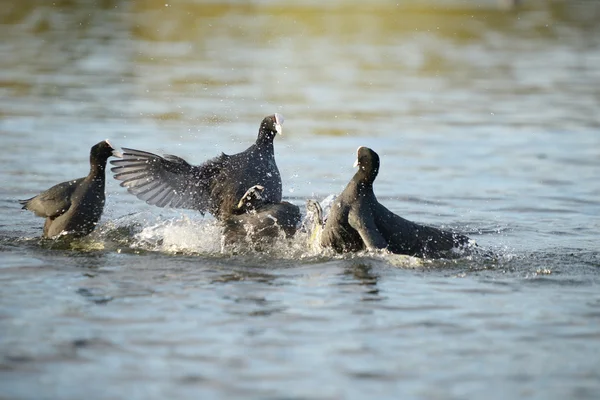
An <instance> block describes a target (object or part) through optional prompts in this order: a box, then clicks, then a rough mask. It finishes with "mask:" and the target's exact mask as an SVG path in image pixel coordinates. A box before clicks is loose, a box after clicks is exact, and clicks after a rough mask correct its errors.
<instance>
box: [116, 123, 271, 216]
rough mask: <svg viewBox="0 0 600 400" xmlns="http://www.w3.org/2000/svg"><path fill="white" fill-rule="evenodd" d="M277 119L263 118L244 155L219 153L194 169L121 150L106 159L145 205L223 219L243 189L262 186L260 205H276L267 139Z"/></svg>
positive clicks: (179, 160)
mask: <svg viewBox="0 0 600 400" xmlns="http://www.w3.org/2000/svg"><path fill="white" fill-rule="evenodd" d="M282 124H283V116H282V115H280V114H274V115H270V116H268V117H265V118H264V119H263V121H262V122H261V124H260V128H259V130H258V138H257V139H256V142H255V143H254V144H253V145H252V146H250V147H249V148H248V149H246V150H245V151H243V152H241V153H238V154H233V155H227V154H224V153H222V154H221V155H220V156H218V157H215V158H213V159H211V160H208V161H206V162H205V163H203V164H201V165H198V166H194V165H190V164H188V163H187V162H186V161H185V160H183V159H182V158H180V157H177V156H173V155H165V156H164V157H160V156H158V155H156V154H152V153H148V152H145V151H140V150H133V149H126V148H123V159H122V160H116V161H112V162H111V163H112V164H113V165H115V167H113V168H112V172H113V173H114V177H115V179H118V180H121V181H123V182H121V186H124V187H127V190H128V191H129V192H130V193H132V194H134V195H136V196H137V197H138V198H139V199H141V200H144V201H145V202H146V203H148V204H152V205H155V206H158V207H172V208H184V209H191V210H197V211H200V212H201V213H202V214H204V213H205V212H207V211H208V212H209V213H211V214H212V215H214V216H215V217H216V218H217V219H219V220H223V219H225V218H227V217H228V216H230V215H232V214H234V213H235V212H236V207H237V205H238V202H239V201H240V199H241V198H242V197H243V196H244V194H245V193H246V191H247V190H248V189H249V188H251V187H252V186H254V185H261V186H262V187H263V188H264V191H263V193H262V196H263V202H265V203H279V202H281V175H280V174H279V169H278V168H277V164H276V163H275V153H274V149H273V139H274V138H275V135H276V134H277V133H281V125H282Z"/></svg>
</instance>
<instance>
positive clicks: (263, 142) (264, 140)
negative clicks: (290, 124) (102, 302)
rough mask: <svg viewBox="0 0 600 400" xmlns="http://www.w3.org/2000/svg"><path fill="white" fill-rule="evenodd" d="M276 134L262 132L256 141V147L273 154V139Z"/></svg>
mask: <svg viewBox="0 0 600 400" xmlns="http://www.w3.org/2000/svg"><path fill="white" fill-rule="evenodd" d="M274 136H275V134H274V133H272V132H260V133H259V134H258V139H256V147H258V148H259V149H261V150H263V151H267V152H270V153H273V151H274V148H273V138H274Z"/></svg>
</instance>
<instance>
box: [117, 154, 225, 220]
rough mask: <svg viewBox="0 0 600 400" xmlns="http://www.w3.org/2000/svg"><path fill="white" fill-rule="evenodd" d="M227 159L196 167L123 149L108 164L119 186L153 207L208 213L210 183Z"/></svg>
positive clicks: (210, 161)
mask: <svg viewBox="0 0 600 400" xmlns="http://www.w3.org/2000/svg"><path fill="white" fill-rule="evenodd" d="M226 158H227V156H226V155H225V154H222V155H221V156H220V157H216V158H214V159H212V160H209V161H207V162H206V163H204V164H202V165H200V166H193V165H190V164H189V163H187V162H186V161H185V160H184V159H182V158H180V157H177V156H172V155H165V156H164V157H161V156H158V155H156V154H152V153H148V152H146V151H141V150H134V149H127V148H123V158H122V159H119V160H112V161H111V164H112V165H115V167H113V168H112V169H111V171H112V172H113V173H114V177H115V179H118V180H120V181H122V182H121V186H123V187H126V188H127V190H128V191H129V192H130V193H132V194H134V195H135V196H137V198H138V199H140V200H144V201H145V202H146V203H148V204H152V205H155V206H157V207H172V208H185V209H190V210H197V211H200V212H202V213H204V212H205V211H208V210H209V208H210V206H211V204H210V185H211V181H213V180H214V179H215V177H216V176H217V175H218V174H219V172H220V171H221V168H222V166H223V163H224V162H225V160H226Z"/></svg>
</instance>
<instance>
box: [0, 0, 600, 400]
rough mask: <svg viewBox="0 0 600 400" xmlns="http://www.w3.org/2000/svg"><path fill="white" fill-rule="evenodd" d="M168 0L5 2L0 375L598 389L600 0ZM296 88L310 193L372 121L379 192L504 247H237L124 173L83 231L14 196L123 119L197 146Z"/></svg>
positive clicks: (265, 393) (290, 194)
mask: <svg viewBox="0 0 600 400" xmlns="http://www.w3.org/2000/svg"><path fill="white" fill-rule="evenodd" d="M172 3H173V4H171V3H170V2H165V1H162V2H157V1H144V2H127V1H116V0H105V1H102V2H95V1H89V2H86V1H83V0H81V1H75V2H38V1H32V0H27V1H19V2H17V1H12V2H10V1H9V2H6V4H5V5H4V6H3V7H2V8H0V22H1V24H0V35H1V36H2V37H3V40H2V41H0V55H2V56H1V57H0V135H1V136H0V137H1V138H2V142H1V143H2V148H3V156H2V157H0V251H1V253H2V257H1V258H0V280H1V281H2V284H1V286H0V397H2V398H10V399H55V398H56V399H58V398H60V399H80V398H94V399H95V398H98V399H100V398H127V399H147V398H157V399H163V398H202V399H210V398H261V399H266V398H269V399H284V398H285V399H292V398H293V399H301V398H302V399H304V398H306V399H340V398H366V397H373V398H423V399H433V398H444V399H464V398H482V397H483V398H499V399H500V398H503V399H504V398H536V399H550V398H555V399H564V398H571V399H588V398H589V399H594V398H596V397H597V394H598V392H599V391H600V373H599V372H598V371H599V369H600V368H599V367H600V361H599V360H600V292H599V284H600V273H599V268H600V251H599V249H598V237H599V236H598V232H599V231H600V217H599V215H600V200H599V199H600V183H599V182H600V179H598V177H599V176H600V135H599V134H598V130H599V129H600V117H599V113H598V110H599V106H600V69H599V68H598V65H600V35H599V32H598V24H597V22H596V21H597V20H598V17H599V16H600V4H599V3H598V2H593V1H570V2H562V1H557V2H550V1H549V2H541V1H533V0H532V1H529V2H527V1H525V4H524V5H523V6H521V7H519V8H516V9H512V10H507V9H504V8H501V7H499V6H498V3H499V2H495V1H487V2H486V1H478V2H475V1H474V2H459V1H457V2H441V1H440V2H409V1H405V2H400V3H399V4H396V2H386V1H378V2H369V3H364V2H304V3H301V4H294V3H289V2H284V1H277V0H273V1H264V2H262V1H257V2H252V3H246V2H233V1H231V2H214V3H211V2H201V1H191V0H189V1H178V2H172ZM273 112H280V113H282V114H284V115H285V117H286V123H285V125H284V132H283V133H284V134H283V135H282V136H280V137H277V138H276V142H275V148H276V157H277V160H278V164H279V168H280V170H281V172H282V177H283V183H284V196H285V197H287V198H288V200H290V201H292V202H294V203H296V204H298V205H303V204H304V201H305V200H306V199H307V198H316V199H319V200H322V199H324V198H325V197H327V196H329V195H331V194H334V193H338V192H340V191H341V190H342V188H343V187H344V185H345V184H346V183H347V181H348V180H349V179H350V177H351V176H352V174H353V169H352V163H353V162H354V154H355V149H356V147H358V146H359V145H366V146H369V147H371V148H373V149H374V150H375V151H377V152H378V153H379V154H380V156H381V159H382V169H381V172H380V174H379V177H378V180H377V181H376V185H375V192H376V194H377V195H378V197H379V199H380V201H381V202H382V203H384V204H385V205H386V206H388V207H389V208H390V209H391V210H393V211H394V212H396V213H398V214H400V215H402V216H404V217H406V218H408V219H411V220H415V221H419V222H422V223H426V224H431V225H435V226H440V227H444V228H446V229H454V230H457V231H459V232H462V233H465V234H467V235H469V236H470V237H472V238H473V239H475V240H477V242H478V243H479V245H480V246H481V247H482V248H484V249H486V250H490V251H492V252H493V253H494V254H495V256H494V257H492V258H489V257H480V256H473V257H468V258H466V257H465V258H462V259H458V260H452V261H446V260H435V261H432V260H425V261H423V260H418V259H407V258H405V257H398V256H390V255H385V254H359V255H354V256H343V257H340V256H332V255H330V254H327V253H324V252H320V251H317V250H314V249H312V248H310V247H309V246H307V244H306V237H305V235H302V234H300V235H299V236H298V237H297V238H295V239H294V240H292V241H290V242H285V241H281V242H279V243H278V244H277V245H276V246H274V247H273V248H271V249H268V251H265V252H261V253H257V252H252V251H249V250H247V251H244V249H236V250H225V251H222V249H221V245H220V230H219V228H218V227H217V226H215V224H214V220H213V219H212V218H211V217H201V216H199V215H197V214H195V213H192V212H181V211H178V210H163V209H158V208H153V207H150V206H147V205H145V204H142V203H141V202H140V201H138V200H137V199H135V198H134V197H133V196H131V195H128V194H127V193H126V192H125V191H124V190H123V189H122V188H120V187H119V186H118V183H117V182H116V181H114V180H112V179H109V180H108V182H107V195H108V197H107V204H106V209H105V214H104V216H103V219H102V222H101V224H100V227H99V229H98V230H97V231H96V232H95V233H94V234H93V235H92V236H91V237H90V238H88V239H85V240H83V241H80V242H77V243H72V244H64V243H60V242H52V241H50V242H42V241H40V240H39V236H40V235H41V227H42V223H43V221H42V220H41V219H39V218H36V217H34V216H33V214H31V213H28V212H24V211H20V210H19V205H18V203H17V201H16V200H17V199H20V198H27V197H28V196H32V195H34V194H36V193H37V192H39V191H41V190H43V189H46V188H48V187H49V186H51V185H52V184H54V183H58V182H61V181H64V180H67V179H72V178H75V177H79V176H83V175H85V174H86V172H87V168H88V166H87V154H88V151H89V148H90V147H91V145H93V144H94V143H96V142H98V141H100V140H102V139H104V138H107V137H108V138H110V139H111V141H112V142H113V143H114V144H115V145H117V146H125V147H133V148H140V149H144V150H149V151H156V152H167V153H173V154H177V155H179V156H182V157H184V158H186V159H187V160H188V161H190V162H193V163H200V162H202V161H204V160H206V159H207V158H209V157H212V156H215V155H216V154H218V153H219V152H220V151H224V152H226V153H234V152H238V151H241V150H243V149H245V148H246V147H247V146H248V145H249V144H250V143H252V142H253V140H254V138H255V136H256V131H257V129H258V124H259V122H260V120H261V119H262V117H263V116H265V115H267V114H271V113H273Z"/></svg>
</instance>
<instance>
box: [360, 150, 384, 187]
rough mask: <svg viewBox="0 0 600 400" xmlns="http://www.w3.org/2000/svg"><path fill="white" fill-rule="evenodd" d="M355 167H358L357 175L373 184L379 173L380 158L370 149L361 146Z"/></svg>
mask: <svg viewBox="0 0 600 400" xmlns="http://www.w3.org/2000/svg"><path fill="white" fill-rule="evenodd" d="M354 167H358V172H357V174H358V175H360V176H361V178H362V180H365V181H367V182H370V183H373V182H374V181H375V178H376V177H377V173H378V172H379V156H378V155H377V153H375V152H374V151H373V150H371V149H370V148H368V147H365V146H360V147H359V148H358V149H357V150H356V161H355V162H354Z"/></svg>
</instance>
